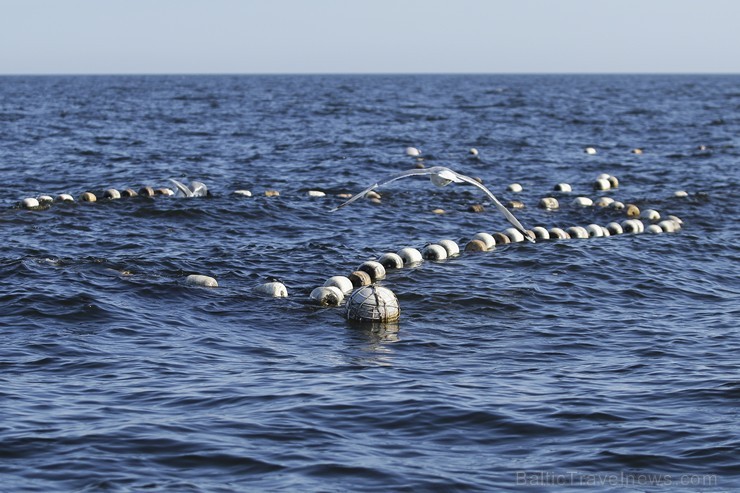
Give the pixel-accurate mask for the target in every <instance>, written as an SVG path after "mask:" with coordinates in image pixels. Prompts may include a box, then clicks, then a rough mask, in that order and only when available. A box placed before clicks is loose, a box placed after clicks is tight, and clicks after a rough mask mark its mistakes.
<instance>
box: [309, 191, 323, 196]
mask: <svg viewBox="0 0 740 493" xmlns="http://www.w3.org/2000/svg"><path fill="white" fill-rule="evenodd" d="M308 196H309V197H326V193H325V192H322V191H321V190H309V191H308Z"/></svg>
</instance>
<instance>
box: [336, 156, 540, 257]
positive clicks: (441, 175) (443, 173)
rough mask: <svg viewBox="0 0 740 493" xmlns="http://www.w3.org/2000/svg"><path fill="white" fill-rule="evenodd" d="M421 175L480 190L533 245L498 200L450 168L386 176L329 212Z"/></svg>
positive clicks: (418, 170) (437, 167) (522, 228)
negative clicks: (371, 192)
mask: <svg viewBox="0 0 740 493" xmlns="http://www.w3.org/2000/svg"><path fill="white" fill-rule="evenodd" d="M422 175H429V179H430V180H431V181H432V183H434V184H435V185H437V186H438V187H444V186H445V185H449V184H450V183H453V182H454V183H469V184H470V185H473V186H475V187H477V188H479V189H481V190H482V191H483V192H484V193H485V194H486V195H488V198H490V199H491V201H492V202H493V204H494V205H495V206H496V208H497V209H498V210H499V212H501V214H503V215H504V217H505V218H506V219H507V220H508V221H509V222H510V223H511V224H512V225H513V226H514V228H516V229H517V231H519V232H520V233H521V234H523V235H524V237H525V238H526V239H527V240H529V241H530V242H532V243H534V235H532V233H530V232H529V231H527V230H526V229H524V226H522V223H520V222H519V220H518V219H517V218H516V217H514V214H512V213H511V212H510V211H509V209H507V208H506V207H504V205H503V204H502V203H501V202H499V201H498V199H497V198H496V197H495V196H494V195H493V193H491V191H490V190H489V189H487V188H486V187H484V186H483V185H482V184H480V183H479V182H478V181H476V180H475V179H474V178H471V177H469V176H466V175H462V174H460V173H457V172H455V171H452V170H451V169H450V168H445V167H444V166H433V167H431V168H421V169H410V170H406V171H402V172H401V173H398V174H395V175H391V176H388V177H386V178H384V179H382V180H380V181H379V182H377V183H375V184H373V185H371V186H369V187H367V188H366V189H365V190H363V191H362V192H360V193H358V194H357V195H354V196H353V197H352V198H351V199H349V200H347V201H346V202H344V203H343V204H341V205H339V206H337V207H335V208H334V209H332V210H331V212H334V211H336V210H337V209H341V208H342V207H344V206H345V205H349V204H351V203H352V202H354V201H355V200H357V199H359V198H360V197H363V196H364V195H365V194H366V193H368V192H369V191H371V190H375V189H376V188H378V187H380V186H383V185H385V184H386V183H390V182H392V181H396V180H400V179H401V178H406V177H407V176H422Z"/></svg>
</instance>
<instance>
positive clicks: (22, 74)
mask: <svg viewBox="0 0 740 493" xmlns="http://www.w3.org/2000/svg"><path fill="white" fill-rule="evenodd" d="M263 75H264V76H276V75H288V76H301V75H302V76H327V75H341V76H347V75H361V76H369V75H377V76H389V75H400V76H410V75H474V76H476V75H740V71H738V72H708V71H699V72H683V71H675V72H672V71H665V72H648V71H632V72H630V71H623V72H611V71H591V72H589V71H563V72H544V71H531V72H530V71H526V72H514V71H512V72H506V71H501V72H333V71H332V72H9V73H2V72H0V77H74V76H82V77H86V76H87V77H102V76H263Z"/></svg>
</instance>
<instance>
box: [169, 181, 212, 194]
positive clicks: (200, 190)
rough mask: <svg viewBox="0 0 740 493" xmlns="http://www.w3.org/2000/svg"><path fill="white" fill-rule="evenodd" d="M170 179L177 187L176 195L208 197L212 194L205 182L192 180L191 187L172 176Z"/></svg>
mask: <svg viewBox="0 0 740 493" xmlns="http://www.w3.org/2000/svg"><path fill="white" fill-rule="evenodd" d="M170 181H171V182H172V184H173V185H175V187H176V188H177V193H176V194H175V195H177V196H178V197H207V196H209V195H211V192H209V191H208V187H207V186H206V184H205V183H203V182H200V181H191V182H190V188H188V187H186V186H185V185H183V184H182V183H180V182H179V181H177V180H173V179H172V178H170Z"/></svg>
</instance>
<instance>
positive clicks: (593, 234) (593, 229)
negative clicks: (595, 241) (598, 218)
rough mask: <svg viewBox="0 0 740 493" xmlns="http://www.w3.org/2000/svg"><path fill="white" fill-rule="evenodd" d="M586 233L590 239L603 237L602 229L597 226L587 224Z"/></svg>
mask: <svg viewBox="0 0 740 493" xmlns="http://www.w3.org/2000/svg"><path fill="white" fill-rule="evenodd" d="M586 232H587V233H588V236H589V237H590V238H601V237H602V236H604V229H603V228H602V227H601V226H600V225H598V224H589V225H588V226H586Z"/></svg>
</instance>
